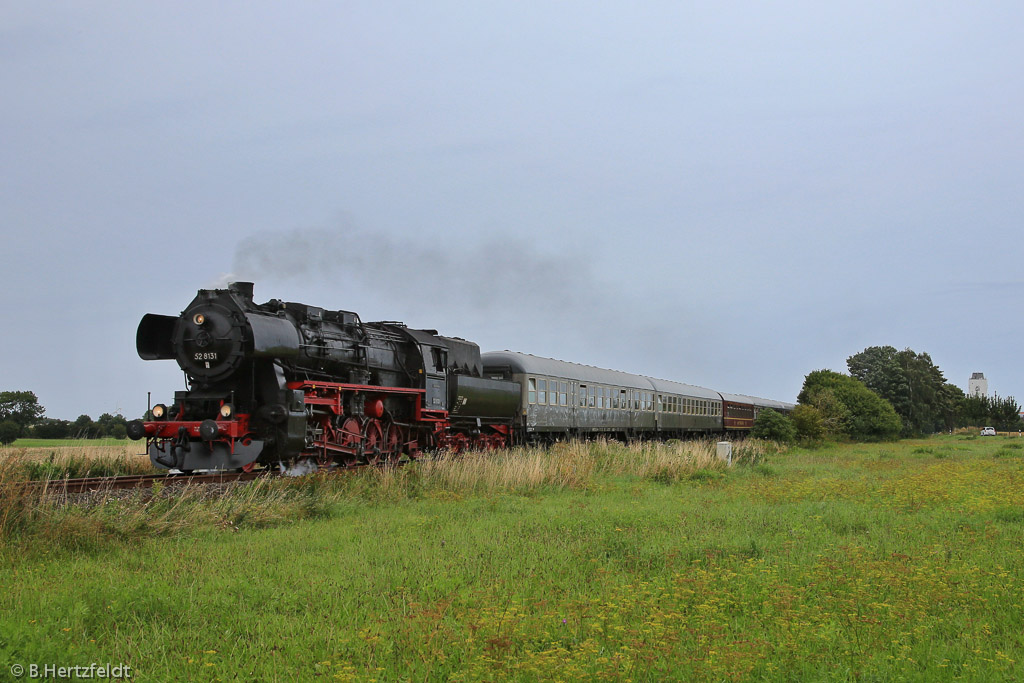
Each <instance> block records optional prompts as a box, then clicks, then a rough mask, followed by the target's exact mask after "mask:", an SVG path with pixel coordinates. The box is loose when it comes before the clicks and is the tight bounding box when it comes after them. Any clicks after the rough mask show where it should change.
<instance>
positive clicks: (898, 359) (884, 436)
mask: <svg viewBox="0 0 1024 683" xmlns="http://www.w3.org/2000/svg"><path fill="white" fill-rule="evenodd" d="M846 366H847V369H848V370H849V374H848V375H847V374H843V373H839V372H835V371H832V370H815V371H813V372H811V373H809V374H808V375H807V376H806V377H805V378H804V385H803V388H802V389H801V390H800V394H799V396H798V397H797V406H796V408H795V409H794V410H793V412H792V413H791V414H790V415H789V417H788V418H786V417H785V416H782V415H779V414H775V415H769V416H768V417H766V419H765V420H764V421H763V423H762V424H761V425H759V426H755V427H756V428H755V432H754V434H755V436H767V437H768V438H774V439H776V440H782V441H793V440H795V439H798V438H803V439H808V440H817V439H821V438H833V439H850V440H854V441H878V440H888V439H895V438H897V437H901V436H902V437H913V436H923V435H926V434H934V433H936V432H941V431H950V430H952V429H955V428H958V427H985V426H988V427H995V428H996V429H997V430H999V431H1018V430H1021V429H1022V428H1024V422H1022V420H1021V417H1020V405H1019V404H1018V403H1017V401H1016V399H1014V398H1013V397H1012V396H1008V397H1000V396H998V395H996V396H991V397H989V396H968V395H966V394H965V393H964V392H963V390H961V389H960V387H957V386H956V385H953V384H950V383H949V382H947V381H946V378H945V376H944V375H943V373H942V370H940V369H939V367H938V366H937V365H935V363H934V362H932V359H931V357H930V356H929V355H928V354H927V353H917V352H915V351H913V350H912V349H904V350H902V351H898V350H896V348H895V347H892V346H870V347H868V348H866V349H864V350H863V351H861V352H860V353H856V354H854V355H852V356H850V357H849V358H847V359H846Z"/></svg>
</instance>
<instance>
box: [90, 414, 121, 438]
mask: <svg viewBox="0 0 1024 683" xmlns="http://www.w3.org/2000/svg"><path fill="white" fill-rule="evenodd" d="M118 426H121V427H124V428H126V429H127V426H128V420H126V419H125V417H124V415H121V414H120V413H118V414H117V415H111V414H110V413H103V414H102V415H100V416H99V418H98V419H97V420H96V429H97V431H98V434H97V436H110V437H115V438H119V437H117V436H116V434H117V433H120V430H119V429H118Z"/></svg>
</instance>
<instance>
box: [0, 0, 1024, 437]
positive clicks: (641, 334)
mask: <svg viewBox="0 0 1024 683" xmlns="http://www.w3.org/2000/svg"><path fill="white" fill-rule="evenodd" d="M1022 35H1024V3H1021V2H1019V0H1013V1H1007V2H984V1H981V2H972V3H965V2H959V1H958V2H934V1H930V2H912V3H910V2H908V3H901V2H892V1H891V0H887V1H886V2H858V3H842V6H839V4H837V3H829V2H820V1H815V2H789V3H762V2H750V3H739V2H721V1H714V2H700V3H692V2H676V1H673V2H651V3H618V2H616V3H600V2H593V1H587V2H508V3H499V2H483V3H465V2H461V3H446V2H408V3H395V2H379V1H374V2H365V3H347V2H336V3H328V2H318V3H287V5H286V4H285V3H268V2H248V1H247V2H237V3H232V2H217V3H209V2H201V3H185V2H175V3H164V4H162V5H160V4H158V3H149V2H145V3H140V2H120V3H110V2H101V1H95V0H93V1H90V2H75V3H66V4H61V3H30V2H23V3H7V5H6V6H5V8H4V11H3V12H2V13H0V92H2V93H3V94H2V97H3V106H0V126H2V135H0V174H2V179H3V180H2V183H0V225H2V226H3V240H2V244H0V283H2V287H3V293H4V295H3V297H2V299H0V315H2V319H3V321H4V322H3V329H4V334H3V335H0V390H31V391H35V392H36V394H37V395H38V396H39V398H40V401H41V403H42V404H43V405H44V406H45V407H46V409H47V415H48V416H50V417H59V418H66V419H74V418H75V417H77V416H78V415H79V414H81V413H88V414H90V415H92V416H93V417H97V416H98V415H99V414H100V413H103V412H121V413H123V414H125V415H126V416H129V417H135V416H139V415H141V413H142V412H143V411H144V410H145V406H146V392H147V391H152V392H153V399H154V401H167V400H170V399H171V398H172V396H173V392H174V390H176V389H180V388H182V386H183V379H182V376H181V373H180V371H179V370H178V368H177V366H176V365H175V364H174V363H173V362H170V361H163V362H146V361H142V360H140V359H139V358H138V356H137V354H136V352H135V329H136V326H137V324H138V321H139V319H140V318H141V317H142V315H143V314H145V313H148V312H154V313H163V314H172V315H173V314H177V313H179V312H180V311H181V310H182V309H184V308H185V307H186V306H187V304H188V303H189V302H190V301H191V299H192V298H193V297H194V296H195V293H196V290H198V289H200V288H204V287H210V286H214V285H216V284H218V283H223V282H226V281H228V280H231V279H251V280H254V281H255V283H256V287H255V290H256V298H257V300H258V301H265V300H267V299H270V298H282V299H285V300H292V301H300V302H304V303H309V304H314V305H319V306H323V307H325V308H336V309H346V310H353V311H356V312H358V313H359V314H360V315H361V317H362V318H363V319H364V320H368V321H369V320H381V319H385V320H404V321H405V322H407V323H408V324H409V325H410V326H416V327H427V328H436V329H438V330H440V331H441V332H442V333H444V334H448V335H454V336H460V337H464V338H467V339H470V340H473V341H476V342H477V343H479V344H480V346H481V348H482V349H483V350H501V349H511V350H516V351H524V352H528V353H533V354H536V355H540V356H548V357H554V358H559V359H563V360H571V361H577V362H582V363H587V364H591V365H597V366H601V367H607V368H614V369H619V370H625V371H628V372H635V373H640V374H647V375H654V376H658V377H662V378H666V379H672V380H678V381H683V382H689V383H692V384H699V385H703V386H707V387H710V388H713V389H719V390H721V391H727V392H735V393H747V394H755V395H760V396H764V397H769V398H775V399H781V400H788V401H793V400H795V398H796V395H797V393H798V392H799V390H800V387H801V385H802V383H803V378H804V376H805V375H806V374H807V373H808V372H810V371H812V370H815V369H820V368H831V369H833V370H839V371H845V370H846V364H845V361H846V358H847V357H848V356H850V355H851V354H854V353H856V352H858V351H860V350H862V349H863V348H865V347H867V346H872V345H892V346H896V347H897V348H904V347H911V348H913V349H914V350H915V351H924V352H928V353H930V354H931V356H932V359H933V360H934V361H935V362H936V363H937V364H938V365H939V366H940V367H941V368H942V369H943V370H944V371H945V374H946V377H947V378H948V379H949V380H950V381H952V382H954V383H955V384H957V385H959V386H961V387H963V388H966V385H967V379H968V377H969V376H970V374H971V373H972V372H984V373H985V375H986V377H987V378H988V379H989V388H990V391H991V390H994V391H997V392H999V393H1000V394H1002V395H1014V396H1016V397H1017V398H1018V399H1019V400H1024V370H1022V367H1021V363H1020V362H1019V360H1018V358H1017V357H1016V354H1017V353H1019V346H1020V343H1019V340H1020V339H1021V337H1022V336H1024V335H1022V332H1024V317H1022V315H1021V306H1020V305H1019V303H1018V302H1019V297H1020V292H1021V290H1022V280H1024V277H1022V276H1021V274H1020V268H1019V264H1020V261H1021V257H1022V251H1024V250H1022V248H1021V242H1020V229H1019V228H1020V219H1021V216H1022V215H1024V211H1022V209H1024V125H1022V123H1021V112H1024V40H1021V36H1022Z"/></svg>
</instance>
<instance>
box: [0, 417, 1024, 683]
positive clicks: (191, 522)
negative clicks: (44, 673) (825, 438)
mask: <svg viewBox="0 0 1024 683" xmlns="http://www.w3.org/2000/svg"><path fill="white" fill-rule="evenodd" d="M1022 446H1024V444H1021V443H1020V442H1018V441H1017V440H1016V439H1014V440H1010V439H1004V438H1001V437H997V438H987V439H978V438H974V437H967V436H959V437H940V438H934V439H930V440H923V441H905V442H900V443H895V444H877V445H843V446H827V447H823V448H820V449H817V450H795V451H793V452H790V453H773V452H771V451H766V450H764V449H759V448H757V447H753V446H751V447H746V448H745V449H741V450H740V454H741V456H742V457H741V460H742V461H743V463H744V464H741V465H738V466H736V467H733V468H731V469H728V470H727V469H726V468H724V467H723V466H722V465H721V464H720V463H718V462H716V461H715V459H714V458H713V457H712V455H711V453H710V449H709V448H704V447H701V446H699V445H693V444H673V445H668V446H657V447H633V448H626V447H623V446H619V445H616V444H610V445H601V444H597V445H568V446H566V445H562V446H556V447H555V448H553V449H551V450H550V451H548V452H543V451H530V452H516V453H512V454H506V455H503V456H498V457H497V458H493V457H492V458H489V459H483V458H477V457H474V456H469V457H466V458H461V459H450V460H449V459H446V460H442V461H439V462H430V463H423V464H420V465H417V466H415V467H407V468H403V469H400V470H397V471H394V470H392V471H384V472H362V473H358V474H356V475H352V476H341V477H333V476H332V477H313V478H308V479H303V480H301V481H288V482H273V483H269V484H268V483H260V484H257V485H254V486H250V485H247V486H244V487H239V488H237V489H235V490H234V491H233V492H231V493H229V494H227V495H225V496H221V497H219V498H217V499H213V500H210V499H209V498H208V497H205V496H203V495H202V493H201V492H198V491H197V492H193V493H191V494H186V495H185V496H174V497H170V496H163V495H158V496H157V497H155V498H154V499H152V500H148V499H145V498H143V497H142V496H137V497H134V498H129V499H111V500H109V501H106V502H101V503H99V504H93V505H91V506H88V507H72V508H68V507H61V506H58V505H57V504H56V503H54V502H52V501H45V500H44V501H37V505H36V507H35V508H33V510H25V509H21V508H18V509H15V510H13V511H10V510H9V511H8V518H9V519H13V520H14V521H15V522H17V523H11V522H8V523H7V525H6V526H4V525H0V531H3V533H4V542H5V544H6V545H5V547H4V550H3V551H2V554H0V558H2V562H3V565H4V566H3V571H4V575H5V590H4V591H3V592H2V593H0V653H2V658H3V659H4V660H5V662H4V664H3V669H0V671H8V670H9V668H10V666H11V665H13V664H21V665H24V666H26V667H27V666H29V665H30V664H33V663H35V664H39V665H43V664H47V663H51V664H57V665H65V666H73V665H81V664H85V665H88V664H89V663H90V662H94V661H95V662H101V663H103V662H112V663H114V664H117V663H124V664H128V665H130V666H132V672H133V677H134V678H135V679H137V680H153V681H164V680H200V681H205V680H210V681H213V680H224V681H227V680H236V679H237V680H264V681H291V680H380V681H384V680H415V681H423V680H456V681H463V680H465V681H471V680H505V679H514V680H545V681H546V680H592V679H596V680H614V681H627V680H628V681H647V680H650V681H657V680H695V679H696V680H842V681H845V680H878V681H891V680H921V681H931V680H976V681H993V680H1017V679H1019V678H1020V677H1021V673H1022V670H1021V665H1020V661H1021V658H1022V657H1024V636H1022V633H1024V617H1022V613H1024V612H1022V605H1024V593H1022V584H1021V581H1022V577H1024V571H1022V570H1024V566H1022V565H1024V561H1022V560H1024V551H1022V543H1021V541H1022V535H1024V448H1022ZM752 463H753V464H752Z"/></svg>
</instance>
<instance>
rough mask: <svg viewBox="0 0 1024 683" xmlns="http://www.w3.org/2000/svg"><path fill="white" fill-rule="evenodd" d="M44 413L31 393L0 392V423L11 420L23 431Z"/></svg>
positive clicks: (44, 410)
mask: <svg viewBox="0 0 1024 683" xmlns="http://www.w3.org/2000/svg"><path fill="white" fill-rule="evenodd" d="M45 412H46V409H44V408H43V407H42V406H41V405H39V399H38V398H37V397H36V395H35V393H33V392H31V391H0V422H3V421H5V420H13V421H14V422H17V423H18V425H19V426H20V427H21V428H22V429H24V428H26V427H30V426H31V425H33V424H35V423H36V422H38V421H39V419H40V418H42V417H43V414H44V413H45Z"/></svg>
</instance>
